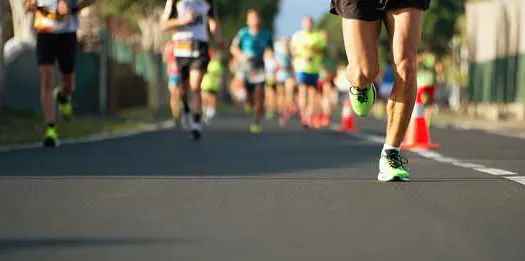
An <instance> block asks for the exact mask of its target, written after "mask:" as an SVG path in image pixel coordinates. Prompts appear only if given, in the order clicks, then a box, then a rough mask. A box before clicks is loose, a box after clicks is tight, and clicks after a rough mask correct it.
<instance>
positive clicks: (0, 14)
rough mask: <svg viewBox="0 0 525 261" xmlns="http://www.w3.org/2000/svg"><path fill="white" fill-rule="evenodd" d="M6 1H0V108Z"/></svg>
mask: <svg viewBox="0 0 525 261" xmlns="http://www.w3.org/2000/svg"><path fill="white" fill-rule="evenodd" d="M7 8H8V5H7V2H6V1H1V2H0V108H1V107H2V105H3V104H4V103H3V101H4V95H3V94H4V85H5V68H4V67H5V65H4V44H5V42H4V41H5V38H6V35H5V34H6V33H7V32H6V31H7Z"/></svg>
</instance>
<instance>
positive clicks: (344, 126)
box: [339, 98, 356, 132]
mask: <svg viewBox="0 0 525 261" xmlns="http://www.w3.org/2000/svg"><path fill="white" fill-rule="evenodd" d="M339 130H340V131H342V132H355V131H356V129H355V120H354V114H353V113H352V106H351V105H350V99H348V98H347V99H346V100H345V102H344V103H343V111H342V113H341V127H340V129H339Z"/></svg>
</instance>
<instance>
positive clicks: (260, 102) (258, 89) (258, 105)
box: [253, 84, 264, 124]
mask: <svg viewBox="0 0 525 261" xmlns="http://www.w3.org/2000/svg"><path fill="white" fill-rule="evenodd" d="M253 95H254V96H255V97H254V98H255V104H254V105H255V123H256V124H260V123H261V119H262V117H263V115H264V87H263V86H262V85H261V84H257V85H256V86H255V91H254V94H253Z"/></svg>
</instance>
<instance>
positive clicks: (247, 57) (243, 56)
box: [240, 53, 252, 62]
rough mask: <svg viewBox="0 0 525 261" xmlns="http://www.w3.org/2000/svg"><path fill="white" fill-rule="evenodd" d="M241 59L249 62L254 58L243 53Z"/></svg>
mask: <svg viewBox="0 0 525 261" xmlns="http://www.w3.org/2000/svg"><path fill="white" fill-rule="evenodd" d="M240 59H241V61H243V62H249V61H250V60H251V59H252V57H251V56H249V55H246V54H244V53H243V54H242V55H241V57H240Z"/></svg>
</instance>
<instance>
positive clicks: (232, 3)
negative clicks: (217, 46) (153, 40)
mask: <svg viewBox="0 0 525 261" xmlns="http://www.w3.org/2000/svg"><path fill="white" fill-rule="evenodd" d="M165 2H166V1H165V0H99V5H100V10H101V11H102V12H103V13H104V14H113V15H116V16H119V17H121V18H124V19H126V20H128V21H130V22H132V23H137V21H138V20H139V19H140V18H141V17H144V16H147V15H150V14H152V13H153V10H154V9H155V8H163V7H164V5H165ZM214 5H215V7H216V14H217V15H218V17H219V20H220V21H221V23H222V29H223V31H224V35H225V36H226V37H228V38H232V37H233V35H234V34H235V32H237V30H238V29H239V28H240V27H241V26H242V25H244V24H245V13H246V11H247V10H248V9H250V8H254V9H257V10H259V11H260V12H261V14H262V16H263V19H264V21H267V23H266V25H267V26H268V27H270V28H272V29H273V21H274V20H275V17H276V16H277V13H278V10H279V0H250V1H247V0H215V3H214Z"/></svg>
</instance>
